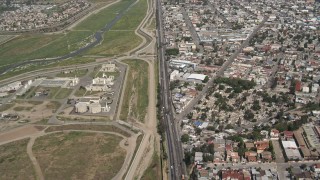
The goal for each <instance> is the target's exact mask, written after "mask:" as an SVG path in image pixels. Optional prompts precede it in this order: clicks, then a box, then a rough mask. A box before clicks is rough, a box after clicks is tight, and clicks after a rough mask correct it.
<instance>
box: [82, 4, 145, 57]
mask: <svg viewBox="0 0 320 180" xmlns="http://www.w3.org/2000/svg"><path fill="white" fill-rule="evenodd" d="M147 9H148V5H147V0H140V1H139V2H138V3H137V4H135V5H134V6H133V7H132V8H131V9H130V10H129V11H128V12H127V13H126V14H125V15H124V16H123V17H122V18H121V19H120V20H119V21H118V22H117V23H116V25H115V26H114V27H112V29H111V30H112V31H109V32H107V33H105V34H104V40H103V42H102V43H101V44H100V45H99V46H97V47H95V48H93V49H91V50H90V51H88V52H87V54H91V55H95V54H99V55H104V56H114V55H119V54H123V53H124V52H128V51H130V50H132V49H134V48H135V47H137V46H138V45H139V44H141V43H142V39H141V38H140V37H139V36H137V35H136V34H135V33H134V31H135V29H137V27H138V26H139V24H140V23H141V21H142V20H143V18H144V17H145V15H146V12H147Z"/></svg>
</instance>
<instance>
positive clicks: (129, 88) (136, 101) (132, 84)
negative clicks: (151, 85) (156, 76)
mask: <svg viewBox="0 0 320 180" xmlns="http://www.w3.org/2000/svg"><path fill="white" fill-rule="evenodd" d="M123 62H124V63H126V64H128V66H129V70H128V72H127V73H128V77H129V78H130V79H127V80H126V87H125V92H124V97H123V104H122V108H121V114H120V119H122V120H127V119H128V118H135V119H138V120H140V121H143V120H144V118H145V115H146V112H147V107H148V63H147V62H145V61H142V60H137V59H135V60H125V61H123ZM129 109H130V113H129Z"/></svg>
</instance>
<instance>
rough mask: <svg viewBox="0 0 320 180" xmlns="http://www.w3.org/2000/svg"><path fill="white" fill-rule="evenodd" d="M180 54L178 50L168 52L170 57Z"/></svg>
mask: <svg viewBox="0 0 320 180" xmlns="http://www.w3.org/2000/svg"><path fill="white" fill-rule="evenodd" d="M178 54H179V49H178V48H172V49H167V50H166V55H168V56H177V55H178Z"/></svg>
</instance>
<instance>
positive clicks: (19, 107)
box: [13, 106, 32, 111]
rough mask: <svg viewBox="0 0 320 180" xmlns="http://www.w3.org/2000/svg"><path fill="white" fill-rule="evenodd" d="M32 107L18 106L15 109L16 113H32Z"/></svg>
mask: <svg viewBox="0 0 320 180" xmlns="http://www.w3.org/2000/svg"><path fill="white" fill-rule="evenodd" d="M31 109H32V107H25V106H17V107H14V108H13V110H14V111H31Z"/></svg>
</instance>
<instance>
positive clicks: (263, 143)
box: [254, 141, 269, 154]
mask: <svg viewBox="0 0 320 180" xmlns="http://www.w3.org/2000/svg"><path fill="white" fill-rule="evenodd" d="M254 144H255V146H256V148H257V153H258V154H260V153H262V152H263V151H264V150H265V149H267V148H269V141H257V142H255V143H254Z"/></svg>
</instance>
